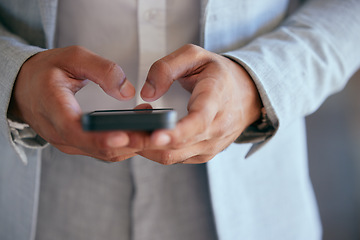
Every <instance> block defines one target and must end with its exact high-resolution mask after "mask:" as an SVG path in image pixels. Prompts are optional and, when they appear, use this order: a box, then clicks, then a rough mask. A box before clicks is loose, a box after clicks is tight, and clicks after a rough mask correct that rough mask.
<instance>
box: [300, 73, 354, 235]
mask: <svg viewBox="0 0 360 240" xmlns="http://www.w3.org/2000/svg"><path fill="white" fill-rule="evenodd" d="M306 121H307V136H308V150H309V167H310V176H311V179H312V182H313V185H314V189H315V194H316V198H317V201H318V205H319V209H320V215H321V219H322V224H323V231H324V238H323V239H324V240H335V239H336V240H339V239H341V240H360V71H358V72H357V73H356V74H355V75H354V76H353V77H352V79H351V80H350V81H349V83H348V85H347V86H346V88H345V89H344V90H343V91H342V92H340V93H338V94H336V95H333V96H331V97H330V98H328V99H327V101H326V102H325V103H324V104H323V105H322V107H321V108H320V109H319V110H318V111H317V112H315V113H314V114H312V115H310V116H308V117H307V119H306Z"/></svg>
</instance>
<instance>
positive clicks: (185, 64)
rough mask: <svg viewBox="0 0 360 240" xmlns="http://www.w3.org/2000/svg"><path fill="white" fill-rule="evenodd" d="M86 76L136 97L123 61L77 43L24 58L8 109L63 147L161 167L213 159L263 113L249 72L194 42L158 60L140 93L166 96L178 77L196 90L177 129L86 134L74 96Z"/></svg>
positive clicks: (116, 93) (124, 96)
mask: <svg viewBox="0 0 360 240" xmlns="http://www.w3.org/2000/svg"><path fill="white" fill-rule="evenodd" d="M88 81H93V82H95V83H97V84H99V86H100V87H101V88H102V89H103V90H104V91H105V92H106V93H107V94H109V95H110V96H112V97H114V98H116V99H118V100H119V101H124V100H129V99H131V98H132V97H134V95H135V89H134V87H133V86H132V85H131V83H130V82H129V81H128V80H127V79H126V76H125V74H124V72H123V71H122V69H121V68H120V67H119V66H118V65H116V64H115V63H113V62H111V61H109V60H106V59H104V58H102V57H100V56H97V55H95V54H94V53H91V52H90V51H88V50H86V49H84V48H82V47H78V46H72V47H67V48H58V49H52V50H47V51H44V52H41V53H38V54H36V55H35V56H33V57H31V58H29V59H28V60H27V61H26V62H25V63H24V64H23V66H22V68H21V69H20V72H19V74H18V76H17V79H16V82H15V86H14V90H13V96H12V99H11V102H10V106H9V113H10V114H11V115H13V116H16V117H17V118H19V119H21V120H22V121H24V122H26V123H28V124H29V125H30V126H31V127H32V128H33V129H34V130H35V131H36V132H37V133H38V134H39V135H40V136H41V137H43V138H44V139H45V140H47V141H48V142H49V143H50V144H52V145H53V146H55V147H56V148H58V149H59V150H61V151H63V152H65V153H68V154H81V155H86V156H92V157H95V158H98V159H101V160H104V161H111V162H116V161H122V160H125V159H127V158H130V157H132V156H135V155H137V154H139V155H142V156H144V157H146V158H148V159H150V160H153V161H156V162H158V163H160V164H164V165H170V164H175V163H191V164H196V163H204V162H207V161H209V160H210V159H212V158H213V157H214V156H215V155H216V154H218V153H219V152H221V151H222V150H224V149H225V148H226V147H228V146H229V145H230V144H231V143H232V142H233V141H234V140H235V139H236V138H237V137H238V136H239V135H240V134H241V133H242V132H243V130H244V129H245V128H246V127H248V126H249V125H250V124H251V123H253V122H254V121H256V120H257V119H258V118H259V116H260V109H261V101H260V98H259V95H258V92H257V89H256V87H255V85H254V83H253V81H252V79H251V78H250V76H249V75H248V74H247V72H246V71H245V70H244V69H243V68H242V67H241V66H240V65H239V64H237V63H235V62H233V61H232V60H230V59H228V58H225V57H223V56H220V55H217V54H215V53H211V52H209V51H206V50H204V49H202V48H200V47H197V46H194V45H185V46H184V47H182V48H180V49H178V50H176V51H175V52H173V53H171V54H170V55H168V56H166V57H164V58H162V59H160V60H158V61H157V62H155V63H154V64H153V65H152V67H151V68H150V70H149V73H148V77H147V79H146V83H145V85H144V87H143V88H142V90H141V96H142V98H143V99H144V100H145V101H149V102H151V101H154V100H156V99H158V98H160V97H161V96H162V95H164V93H165V92H166V91H167V90H168V89H169V88H170V86H171V84H172V83H173V82H174V81H179V82H180V83H181V85H182V86H183V87H184V88H185V89H186V90H188V91H189V92H191V93H192V94H191V98H190V100H189V102H188V115H187V116H185V117H184V118H183V119H181V120H180V121H179V122H178V124H177V125H176V127H175V128H174V129H172V130H158V131H155V132H153V133H152V134H151V135H150V134H147V133H143V132H126V131H109V132H97V133H89V132H84V131H83V130H82V128H81V121H80V120H81V114H82V112H81V109H80V106H79V104H78V103H77V101H76V99H75V97H74V95H75V93H76V92H77V91H79V90H80V89H81V88H82V87H84V86H85V85H86V83H87V82H88ZM137 108H151V106H150V105H148V104H143V105H140V106H137Z"/></svg>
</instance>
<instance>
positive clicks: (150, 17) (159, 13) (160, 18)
mask: <svg viewBox="0 0 360 240" xmlns="http://www.w3.org/2000/svg"><path fill="white" fill-rule="evenodd" d="M144 19H145V21H146V22H149V23H151V24H153V25H155V26H163V25H164V24H165V12H164V11H163V10H160V9H149V10H147V11H145V12H144Z"/></svg>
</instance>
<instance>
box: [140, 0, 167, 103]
mask: <svg viewBox="0 0 360 240" xmlns="http://www.w3.org/2000/svg"><path fill="white" fill-rule="evenodd" d="M138 37H139V69H138V81H137V88H138V89H139V90H140V89H141V88H142V86H143V84H144V82H145V80H146V76H147V73H148V71H149V68H150V67H151V65H152V64H153V63H154V62H155V61H156V60H158V59H160V58H162V57H163V56H165V54H166V0H155V1H150V0H138ZM138 92H139V91H138ZM136 101H137V104H140V103H143V102H144V101H143V100H142V99H141V97H140V95H139V93H137V98H136ZM152 105H153V106H154V107H157V106H158V107H160V106H161V105H162V104H161V101H159V100H158V101H156V102H155V103H153V104H152Z"/></svg>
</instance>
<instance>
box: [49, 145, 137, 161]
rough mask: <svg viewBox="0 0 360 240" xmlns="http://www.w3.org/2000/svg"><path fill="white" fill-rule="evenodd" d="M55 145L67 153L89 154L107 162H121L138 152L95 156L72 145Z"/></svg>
mask: <svg viewBox="0 0 360 240" xmlns="http://www.w3.org/2000/svg"><path fill="white" fill-rule="evenodd" d="M54 147H56V148H57V149H59V150H60V151H62V152H64V153H66V154H71V155H83V156H88V157H92V158H96V159H98V160H101V161H105V162H119V161H123V160H126V159H129V158H131V157H134V156H136V155H137V154H136V153H119V155H116V156H114V157H111V158H105V157H104V156H101V155H96V156H95V155H92V154H89V153H88V152H84V151H81V150H80V149H77V148H74V147H71V146H63V145H54Z"/></svg>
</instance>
